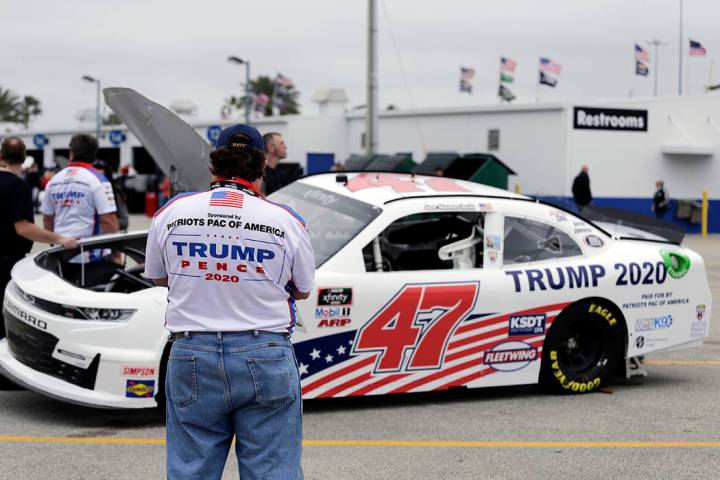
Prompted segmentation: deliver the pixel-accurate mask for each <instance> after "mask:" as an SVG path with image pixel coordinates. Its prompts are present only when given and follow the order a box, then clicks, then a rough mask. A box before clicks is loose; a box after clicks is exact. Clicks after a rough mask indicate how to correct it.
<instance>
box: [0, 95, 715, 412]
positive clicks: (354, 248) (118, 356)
mask: <svg viewBox="0 0 720 480" xmlns="http://www.w3.org/2000/svg"><path fill="white" fill-rule="evenodd" d="M106 97H107V98H108V101H109V103H110V105H111V106H112V107H113V109H114V110H115V112H116V113H118V115H120V117H121V118H122V119H123V120H124V121H125V123H126V124H128V126H129V127H130V128H131V129H132V130H133V131H134V133H135V134H136V135H138V136H139V137H141V140H142V141H143V143H144V144H145V145H146V147H147V148H148V149H149V150H151V153H153V156H154V157H155V159H156V161H158V162H159V163H160V164H161V165H163V168H166V170H167V171H170V172H172V171H173V169H175V172H176V176H177V178H176V181H177V182H178V183H182V182H183V181H184V182H186V184H192V183H193V180H189V178H190V177H189V176H188V175H185V176H184V175H183V172H187V171H191V170H192V172H193V174H197V178H198V179H201V180H202V181H205V180H207V179H206V178H204V177H203V176H202V172H197V170H198V166H200V167H201V168H206V167H205V166H203V164H202V162H197V160H196V159H197V158H200V156H195V157H194V158H195V160H194V163H195V164H197V165H194V164H193V162H189V161H186V160H182V159H180V158H179V157H180V156H181V155H180V153H179V152H178V151H175V152H173V151H172V148H171V149H169V150H168V151H166V152H165V153H163V152H161V151H160V147H159V143H158V141H159V139H161V138H165V139H167V138H173V136H174V135H176V134H177V133H178V131H181V132H183V134H184V135H190V133H188V130H190V128H189V127H187V129H185V127H182V126H181V125H180V124H181V121H180V120H177V119H175V118H174V116H173V115H172V114H170V113H169V112H167V111H166V110H164V109H163V108H162V107H160V106H158V105H156V104H153V103H152V102H150V101H149V100H147V99H144V97H141V96H139V95H138V94H136V93H135V92H132V91H129V90H124V89H112V90H110V91H108V92H106ZM131 104H132V105H135V107H131V106H129V105H131ZM124 107H127V108H124ZM170 125H171V126H172V128H170V127H169V126H170ZM161 127H163V128H164V127H168V128H166V129H164V130H163V128H161ZM148 130H151V131H152V132H153V133H152V135H155V137H154V138H150V136H151V135H150V134H148ZM190 131H191V130H190ZM143 132H144V133H145V134H146V135H148V136H146V137H145V138H144V139H143V138H142V135H143V134H144V133H143ZM158 132H159V133H158ZM193 133H194V132H193ZM195 136H196V137H197V135H195ZM197 138H198V139H199V137H197ZM184 141H185V142H186V143H187V142H188V140H187V139H186V140H184ZM199 141H200V142H202V143H203V144H204V142H203V141H202V139H199ZM171 144H172V142H167V141H164V142H162V148H166V147H167V146H168V145H171ZM153 146H155V147H156V149H155V151H154V152H153V150H152V149H153V148H154V147H153ZM185 146H186V147H187V145H185ZM203 148H204V149H207V148H208V147H201V146H200V145H199V144H197V145H196V149H200V150H202V149H203ZM166 149H167V148H166ZM201 153H203V152H201ZM203 155H204V153H203ZM203 158H204V157H203ZM158 159H160V160H158ZM204 161H205V160H203V162H204ZM205 171H206V170H205ZM205 175H207V173H205ZM271 198H272V200H273V201H275V202H278V203H283V204H287V205H289V206H290V207H292V208H293V209H294V210H295V211H297V212H299V213H300V215H302V216H303V217H304V219H305V220H306V222H307V224H308V225H309V227H310V231H311V237H312V242H313V247H314V248H315V254H316V264H317V267H318V270H317V275H316V286H317V290H316V292H315V294H314V295H312V296H311V297H310V299H308V300H306V301H302V302H298V311H299V315H300V323H302V325H303V328H302V329H301V331H298V332H296V333H295V334H294V336H293V343H294V345H295V350H296V355H297V358H298V364H299V369H300V374H301V382H302V391H303V396H304V398H327V397H345V396H358V395H378V394H388V393H404V392H421V391H431V390H446V389H449V388H452V387H467V388H479V387H487V386H500V385H521V384H534V383H538V382H539V381H541V382H544V383H546V384H547V385H549V386H551V387H554V388H556V389H558V390H561V391H567V392H573V393H584V392H590V391H593V390H596V389H597V388H598V387H599V386H600V385H602V384H603V383H604V382H606V381H607V380H608V378H609V377H610V376H611V375H614V374H618V373H619V374H621V375H622V374H628V373H629V372H628V371H627V370H628V369H629V368H630V367H629V364H630V363H631V362H630V361H631V360H632V359H633V358H635V357H639V356H642V355H645V354H647V353H650V352H656V351H661V350H668V349H671V348H673V349H674V348H680V347H682V348H684V347H691V346H699V345H701V344H702V341H703V338H704V337H705V336H706V335H707V334H708V326H709V319H710V314H711V294H710V289H709V286H708V281H707V277H706V272H705V266H704V263H703V260H702V258H701V257H700V256H699V255H698V254H697V253H695V252H693V251H691V250H688V249H686V248H682V247H680V246H678V245H675V244H673V243H669V242H665V241H663V240H657V239H648V238H645V239H640V238H623V237H621V236H619V234H617V233H616V234H614V235H610V234H608V233H607V232H606V230H604V229H603V228H602V227H600V226H598V225H596V224H594V223H591V222H589V221H587V220H585V219H582V218H580V217H577V216H575V215H574V214H572V213H570V212H566V211H564V210H561V209H558V208H556V207H553V206H549V205H545V204H542V203H538V202H536V201H533V200H532V199H530V198H527V197H524V196H522V195H517V194H513V193H510V192H507V191H504V190H498V189H494V188H490V187H487V186H483V185H478V184H475V183H470V182H464V181H459V180H453V179H448V178H440V177H424V176H412V175H408V174H391V173H367V172H365V173H347V174H323V175H316V176H310V177H306V178H304V179H301V180H299V181H297V182H295V183H293V184H291V185H290V186H288V187H286V188H284V189H282V190H280V191H279V192H276V193H275V194H273V195H272V197H271ZM206 228H208V229H212V227H209V226H208V227H206ZM636 236H639V235H636ZM651 238H657V237H651ZM145 239H146V234H145V232H134V233H128V234H118V235H111V236H104V237H97V238H94V239H88V240H85V241H83V243H82V248H83V249H89V248H105V249H113V250H116V251H121V252H123V253H124V258H125V264H124V265H123V266H118V265H115V264H112V263H111V262H107V263H105V262H98V264H97V265H93V266H92V267H88V268H87V269H86V271H84V272H81V275H80V276H78V275H77V274H76V273H75V272H73V274H72V275H69V274H67V273H66V272H64V270H63V265H65V264H66V262H67V260H68V259H69V258H70V257H72V256H73V255H75V254H76V253H77V252H65V251H63V250H62V249H60V248H53V249H49V250H46V251H43V252H41V253H39V254H36V255H34V256H32V257H28V258H26V259H24V260H23V261H21V262H19V263H18V265H17V266H16V267H15V269H14V270H13V281H12V282H11V283H10V285H9V286H8V288H7V290H6V293H5V304H4V309H3V313H4V321H5V330H6V333H7V338H6V339H3V340H1V341H0V371H2V373H3V374H4V375H6V376H7V377H9V378H10V379H12V380H14V381H15V382H17V383H19V384H21V385H24V386H26V387H27V388H30V389H32V390H35V391H37V392H40V393H42V394H45V395H48V396H52V397H55V398H59V399H62V400H65V401H69V402H74V403H79V404H84V405H90V406H95V407H109V408H145V407H154V406H156V405H157V403H158V402H159V401H161V397H162V390H161V386H162V385H163V378H164V370H165V360H166V358H167V355H168V351H169V341H168V332H167V331H166V330H165V328H164V327H163V319H164V314H165V308H166V303H167V302H166V295H167V290H166V289H164V288H161V287H155V286H153V285H152V283H151V282H149V281H148V280H146V279H145V278H144V277H143V274H142V271H143V268H142V264H143V262H144V248H145ZM195 253H196V254H197V255H200V253H199V251H198V252H195ZM188 254H189V253H188ZM187 260H188V261H190V262H195V261H204V262H207V264H208V265H209V268H213V269H215V270H217V271H215V270H213V271H212V272H210V273H211V274H212V275H220V276H221V277H222V275H227V274H228V272H231V271H242V268H238V267H241V266H242V265H240V264H239V263H238V261H235V260H230V261H229V260H227V259H214V258H209V257H204V256H203V257H202V259H201V258H200V257H197V258H193V257H192V255H190V254H189V256H188V259H187ZM243 262H244V261H243ZM244 263H247V262H244ZM243 268H244V266H243ZM207 308H208V309H211V308H213V306H212V305H208V306H207Z"/></svg>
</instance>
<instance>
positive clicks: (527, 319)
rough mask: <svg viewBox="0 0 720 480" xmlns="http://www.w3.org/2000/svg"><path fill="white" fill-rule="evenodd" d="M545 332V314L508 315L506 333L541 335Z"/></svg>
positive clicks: (510, 334)
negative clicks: (508, 323) (508, 321)
mask: <svg viewBox="0 0 720 480" xmlns="http://www.w3.org/2000/svg"><path fill="white" fill-rule="evenodd" d="M543 333H545V314H544V313H537V314H528V315H510V326H509V330H508V335H509V336H511V337H514V336H525V335H542V334H543Z"/></svg>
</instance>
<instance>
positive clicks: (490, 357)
mask: <svg viewBox="0 0 720 480" xmlns="http://www.w3.org/2000/svg"><path fill="white" fill-rule="evenodd" d="M538 358H539V357H538V349H537V348H535V347H533V346H532V345H530V344H527V343H525V342H516V341H511V342H503V343H501V344H499V345H495V346H494V347H493V348H492V349H490V350H488V351H487V352H485V355H484V356H483V363H484V364H485V365H488V366H489V367H490V368H492V369H493V370H497V371H498V372H514V371H516V370H520V369H522V368H525V367H527V366H528V365H530V363H532V362H534V361H535V360H537V359H538Z"/></svg>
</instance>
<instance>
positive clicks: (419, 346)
mask: <svg viewBox="0 0 720 480" xmlns="http://www.w3.org/2000/svg"><path fill="white" fill-rule="evenodd" d="M479 288H480V285H479V283H478V282H469V283H443V284H436V285H405V286H404V287H403V288H402V290H400V292H398V293H397V294H396V295H395V297H393V299H392V300H390V302H388V304H387V305H385V306H384V307H383V309H382V310H381V311H379V312H378V313H377V314H376V315H375V316H374V317H373V318H372V319H371V320H370V321H369V322H368V323H366V324H365V325H364V326H363V327H362V328H360V330H359V331H358V334H357V338H356V339H355V342H354V344H353V351H354V352H355V353H358V352H374V351H377V352H380V353H379V355H378V359H377V361H376V363H375V371H376V372H397V371H399V370H425V369H437V368H440V366H441V365H442V362H443V358H444V357H445V348H446V347H447V343H448V340H449V339H450V336H451V335H452V332H453V331H455V328H456V327H457V326H458V324H459V323H460V322H461V321H462V320H463V319H464V318H465V316H466V315H467V314H468V313H469V312H471V311H472V309H473V307H474V306H475V300H476V298H477V293H478V290H479ZM410 350H411V352H410V355H409V360H408V361H407V363H406V361H405V357H406V356H407V355H406V354H407V352H408V351H410Z"/></svg>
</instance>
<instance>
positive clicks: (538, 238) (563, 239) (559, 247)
mask: <svg viewBox="0 0 720 480" xmlns="http://www.w3.org/2000/svg"><path fill="white" fill-rule="evenodd" d="M504 233H505V234H504V237H505V241H504V248H503V265H512V264H516V263H526V262H535V261H538V260H548V259H552V258H565V257H574V256H576V255H582V250H581V249H580V247H579V246H578V244H577V243H575V241H574V240H573V239H572V238H570V236H569V235H568V234H566V233H565V232H563V231H562V230H560V229H558V228H556V227H554V226H552V225H549V224H547V223H543V222H537V221H535V220H528V219H527V218H520V217H509V216H506V217H505V232H504Z"/></svg>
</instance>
